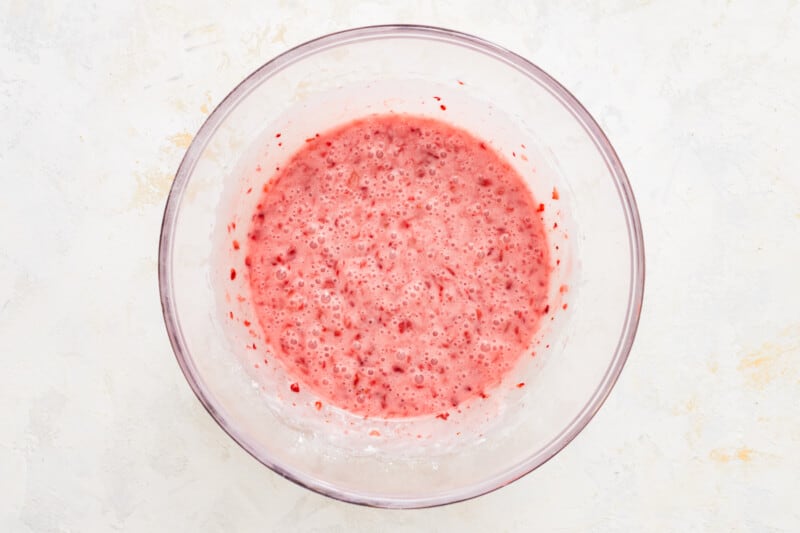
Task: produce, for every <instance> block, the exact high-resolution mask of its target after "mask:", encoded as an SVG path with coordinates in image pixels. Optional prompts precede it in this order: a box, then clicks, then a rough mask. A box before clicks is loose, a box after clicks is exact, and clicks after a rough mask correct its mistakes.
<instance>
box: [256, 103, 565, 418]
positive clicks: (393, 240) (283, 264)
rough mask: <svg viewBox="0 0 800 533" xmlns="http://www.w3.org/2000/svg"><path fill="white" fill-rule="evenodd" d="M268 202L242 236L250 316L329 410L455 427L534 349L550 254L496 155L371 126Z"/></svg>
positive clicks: (401, 118)
mask: <svg viewBox="0 0 800 533" xmlns="http://www.w3.org/2000/svg"><path fill="white" fill-rule="evenodd" d="M265 191H266V192H264V193H263V196H262V198H261V200H260V203H259V204H258V207H257V209H256V210H255V212H254V213H253V214H252V217H251V226H250V231H249V233H248V237H249V238H248V258H249V261H248V263H249V264H248V273H249V280H250V285H251V290H252V293H253V301H254V302H255V303H256V315H257V317H258V320H259V323H260V325H261V327H262V328H263V330H264V334H265V338H267V339H270V344H271V345H272V347H273V349H274V352H275V355H276V357H277V358H278V359H279V360H280V361H281V362H282V363H283V364H284V365H285V367H286V368H287V370H288V371H289V372H290V373H291V374H292V375H293V376H295V377H296V378H297V379H298V380H299V381H300V382H301V384H303V385H304V386H305V387H307V388H309V389H311V390H312V391H313V392H314V393H315V394H317V395H318V396H320V397H321V398H322V399H324V400H326V401H327V402H329V403H331V404H333V405H336V406H339V407H341V408H344V409H347V410H350V411H353V412H355V413H358V414H363V415H367V416H382V417H405V416H415V415H424V414H431V413H437V412H441V411H446V410H448V409H452V408H454V407H456V406H458V405H460V404H461V403H462V402H464V401H466V400H469V399H472V398H474V397H477V396H485V395H486V391H488V390H489V389H491V388H492V387H494V386H496V385H497V384H498V383H499V382H500V381H501V380H502V378H503V376H504V375H505V374H507V373H508V371H509V370H510V369H511V368H512V367H513V366H514V365H515V363H516V361H517V360H518V359H519V357H520V356H521V354H522V353H523V352H524V351H525V350H526V349H527V348H528V347H529V344H530V343H531V340H532V337H533V334H534V332H535V331H536V328H537V326H538V323H539V318H540V316H541V314H542V309H543V308H544V307H545V303H546V302H545V299H546V296H547V286H548V281H549V269H550V267H549V255H548V246H547V241H546V237H545V232H544V227H543V224H542V222H541V218H540V216H539V215H538V214H537V213H536V206H537V204H536V203H535V202H534V200H533V198H532V196H531V194H530V192H529V191H528V189H527V188H526V187H525V185H524V183H523V181H522V179H521V177H520V176H519V175H518V174H517V173H516V171H514V170H513V169H512V168H511V167H510V165H509V164H508V163H507V162H506V161H505V160H503V159H502V158H501V157H500V156H499V155H498V154H497V153H496V152H495V151H493V150H491V149H487V145H486V143H484V142H481V141H480V140H479V139H476V138H475V137H473V136H472V135H470V134H469V133H467V132H465V131H463V130H460V129H457V128H454V127H452V126H450V125H448V124H446V123H444V122H441V121H438V120H433V119H427V118H421V117H412V116H406V115H381V116H374V117H370V118H367V119H361V120H357V121H355V122H352V123H349V124H346V125H344V126H341V127H339V128H337V129H335V130H332V131H330V132H327V133H325V134H321V135H319V136H316V137H314V138H313V139H310V140H308V142H306V143H304V145H303V147H302V148H301V149H300V150H299V151H298V152H297V153H295V154H294V155H293V156H292V157H291V159H290V160H289V161H288V163H287V164H285V165H282V166H281V170H280V171H279V172H278V173H277V174H276V175H275V176H273V178H272V180H271V181H270V183H269V187H265Z"/></svg>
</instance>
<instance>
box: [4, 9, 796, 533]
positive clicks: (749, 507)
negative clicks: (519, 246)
mask: <svg viewBox="0 0 800 533" xmlns="http://www.w3.org/2000/svg"><path fill="white" fill-rule="evenodd" d="M435 4H436V7H430V6H429V5H428V2H403V3H397V4H396V5H395V4H392V3H389V2H363V3H360V2H354V1H337V2H318V3H317V2H314V3H311V2H308V3H307V5H306V6H305V7H303V6H301V5H298V4H296V3H294V2H250V3H244V2H242V3H237V4H236V5H233V4H232V5H224V3H221V2H197V1H191V0H185V1H169V2H161V1H159V2H97V3H89V2H84V3H74V4H70V3H67V2H59V3H53V2H31V1H27V0H26V1H20V0H12V1H8V0H4V1H0V116H1V117H2V126H0V191H2V194H0V363H1V364H2V368H1V370H2V372H0V416H1V417H2V424H0V530H2V531H107V530H125V531H181V530H184V531H294V530H297V531H347V532H354V531H383V530H387V531H392V530H396V531H419V530H433V531H522V530H525V531H531V530H542V531H585V530H591V531H633V530H636V531H664V530H676V531H706V530H717V531H731V530H733V531H797V530H798V529H800V506H798V494H800V453H798V452H800V415H799V413H800V410H799V409H800V304H799V303H798V302H800V157H799V156H798V146H797V145H798V143H800V126H799V124H800V54H798V50H800V6H798V5H797V3H796V2H782V1H774V2H755V1H751V2H700V3H698V2H690V1H681V2H667V1H656V2H647V1H615V2H596V3H592V2H555V1H553V2H530V3H527V2H526V3H522V2H520V3H518V4H515V3H512V2H503V1H494V2H481V1H474V0H473V1H469V2H466V1H465V2H435ZM528 4H530V5H528ZM387 22H417V23H428V24H435V25H442V26H449V27H453V28H455V29H460V30H463V31H467V32H471V33H475V34H478V35H481V36H483V37H485V38H488V39H490V40H494V41H496V42H498V43H500V44H502V45H505V46H506V47H508V48H511V49H512V50H515V51H517V52H519V53H522V54H523V55H526V56H527V57H529V58H531V59H532V60H533V61H534V62H536V63H538V64H539V65H540V66H542V67H543V68H544V69H545V70H547V71H548V72H550V73H551V74H552V75H554V76H555V77H556V78H557V79H558V80H560V81H561V82H562V83H564V84H565V85H566V86H567V87H568V88H569V89H571V90H572V91H573V92H574V93H575V95H576V96H577V97H578V98H579V99H580V100H581V101H582V102H583V103H584V104H585V105H586V106H587V107H588V109H589V110H590V112H591V113H593V114H594V116H595V117H596V118H597V120H598V121H599V122H600V124H601V125H602V126H603V127H604V128H605V129H606V131H607V133H608V135H609V137H610V139H611V141H612V142H613V143H614V145H615V146H616V148H617V150H618V152H619V154H620V157H621V158H622V161H623V162H624V164H625V165H626V167H627V170H628V173H629V175H630V178H631V181H632V184H633V187H634V191H635V193H636V195H637V198H638V200H639V207H640V210H641V215H642V220H643V225H644V230H645V240H646V246H647V260H648V279H647V291H646V298H645V308H644V314H643V318H642V323H641V327H640V331H639V337H638V339H637V342H636V345H635V348H634V351H633V353H632V354H631V358H630V360H629V362H628V365H627V367H626V368H625V370H624V372H623V374H622V377H621V379H620V381H619V383H618V385H617V387H616V389H615V390H614V392H613V393H612V395H611V397H610V399H609V401H608V402H607V404H606V406H605V407H604V408H603V409H602V410H601V411H600V413H599V414H598V416H597V417H596V418H595V420H594V421H593V422H592V423H591V424H590V425H589V426H588V428H587V429H586V430H585V431H584V432H583V433H582V434H581V435H580V436H579V437H578V438H577V439H576V440H575V441H574V442H573V443H572V444H571V445H570V446H568V447H567V448H566V449H565V450H564V451H563V452H562V453H561V454H560V455H558V456H557V457H556V458H555V459H553V460H552V461H551V462H549V463H548V464H546V465H545V466H544V467H542V468H541V469H539V470H538V471H537V472H535V473H534V474H532V475H529V476H528V477H526V478H524V479H522V480H521V481H519V482H517V483H514V484H513V485H511V486H509V487H506V488H504V489H502V490H500V491H497V492H495V493H493V494H491V495H488V496H485V497H482V498H479V499H477V500H474V501H471V502H468V503H463V504H458V505H453V506H449V507H445V508H439V509H433V510H424V511H412V512H387V511H380V510H373V509H366V508H359V507H354V506H350V505H346V504H343V503H339V502H335V501H332V500H328V499H325V498H323V497H321V496H317V495H315V494H312V493H309V492H307V491H305V490H303V489H300V488H298V487H296V486H295V485H293V484H291V483H289V482H288V481H285V480H283V479H282V478H280V477H278V476H277V475H275V474H273V473H271V472H270V471H268V470H267V469H265V468H263V467H261V466H260V465H259V464H257V463H256V462H255V461H254V460H253V459H251V458H250V457H249V456H247V455H246V454H245V453H244V452H243V451H242V450H240V449H239V448H238V447H237V446H236V445H235V444H233V443H232V442H231V441H230V440H229V439H228V438H227V437H226V436H225V435H224V434H223V433H222V431H221V430H219V429H218V428H217V426H216V425H215V424H214V423H213V421H212V420H211V418H210V417H209V416H208V415H207V414H206V413H205V411H203V409H202V408H201V406H200V404H199V403H198V402H197V401H196V399H195V398H194V396H193V395H192V393H191V391H190V390H189V388H188V386H187V385H186V384H185V382H184V380H183V377H182V375H181V374H180V372H179V370H178V367H177V365H176V363H175V361H174V358H173V356H172V353H171V350H170V347H169V344H168V341H167V338H166V334H165V332H164V328H163V325H162V321H161V316H160V307H159V301H158V291H157V287H156V251H157V250H156V245H157V239H158V230H159V224H160V221H161V214H162V209H163V205H164V200H165V198H166V194H167V191H168V189H169V186H170V183H171V179H172V176H173V174H174V172H175V170H176V168H177V165H178V162H179V160H180V158H181V155H182V153H183V151H184V150H185V148H186V147H187V146H188V144H189V142H190V141H191V139H192V134H193V132H195V131H196V130H197V128H198V127H199V126H200V124H201V123H202V122H203V120H204V119H205V118H206V117H207V116H208V113H209V111H210V110H211V109H212V108H213V106H214V105H216V104H217V103H218V102H219V101H220V100H221V99H222V98H223V97H224V96H225V94H226V93H227V91H228V90H230V89H231V88H232V87H233V86H234V85H235V84H236V83H238V82H239V81H240V80H241V79H242V78H243V77H244V76H246V75H247V74H248V73H250V72H251V71H252V70H254V69H255V68H256V67H258V66H259V65H261V64H262V63H263V62H264V61H266V60H268V59H269V58H271V57H272V56H274V55H275V54H277V53H279V52H281V51H283V50H285V49H286V48H287V47H289V46H292V45H295V44H299V43H300V42H302V41H305V40H307V39H310V38H312V37H315V36H317V35H320V34H323V33H326V32H330V31H334V30H338V29H344V28H346V27H350V26H358V25H364V24H371V23H387Z"/></svg>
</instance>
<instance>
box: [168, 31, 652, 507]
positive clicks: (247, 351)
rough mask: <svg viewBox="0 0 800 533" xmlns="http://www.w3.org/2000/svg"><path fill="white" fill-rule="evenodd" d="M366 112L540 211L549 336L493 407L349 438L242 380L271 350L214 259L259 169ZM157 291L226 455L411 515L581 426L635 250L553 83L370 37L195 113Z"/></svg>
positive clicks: (358, 35)
mask: <svg viewBox="0 0 800 533" xmlns="http://www.w3.org/2000/svg"><path fill="white" fill-rule="evenodd" d="M373 113H413V114H416V115H424V116H431V117H435V118H439V119H442V120H445V121H447V122H449V123H451V124H454V125H457V126H460V127H463V128H465V129H467V130H469V131H471V132H472V133H474V134H475V135H477V136H479V137H481V138H483V139H485V140H486V141H487V142H489V143H491V145H492V147H493V148H494V149H495V150H497V151H498V152H500V153H502V154H503V155H504V156H505V157H506V158H507V159H508V161H509V162H510V163H511V164H512V165H513V166H514V167H515V168H516V169H517V170H518V171H519V173H520V174H521V175H522V176H523V178H524V179H525V181H526V183H527V185H528V186H529V187H530V189H531V191H532V193H533V195H534V196H535V198H536V201H537V202H541V203H542V208H543V209H544V211H543V213H542V215H543V217H544V221H545V223H546V227H547V228H548V240H549V246H550V251H551V259H552V265H551V266H552V268H553V274H552V276H551V287H550V289H549V294H548V303H549V313H548V315H547V318H549V320H544V321H543V322H544V324H543V325H542V327H541V328H540V331H539V332H538V333H537V336H536V339H535V341H534V343H533V345H532V346H531V349H530V354H525V355H524V356H523V358H522V359H521V361H520V363H519V364H518V365H517V367H516V368H515V369H514V370H513V372H512V373H511V374H510V375H509V377H508V378H507V380H506V381H505V382H504V383H503V384H501V386H499V387H498V388H497V390H494V391H492V392H491V394H489V397H488V398H487V399H486V400H482V401H480V402H477V403H475V405H473V406H472V408H471V409H464V410H463V412H461V413H454V414H453V416H451V417H449V418H448V419H446V420H445V419H443V418H442V417H438V418H437V417H433V416H428V417H417V418H410V419H389V420H382V419H364V418H363V417H361V418H360V417H357V416H355V415H353V414H350V413H347V412H345V411H341V410H338V409H336V408H334V407H331V408H328V407H327V406H326V407H325V408H324V409H319V404H318V403H317V402H316V401H315V398H314V396H313V394H312V393H311V392H309V391H305V390H304V391H302V392H301V393H299V394H293V393H292V392H290V391H289V387H288V380H289V379H290V378H289V377H288V376H287V375H286V374H285V372H284V369H282V367H281V366H280V365H278V364H272V365H267V364H262V365H259V362H260V361H261V360H262V359H263V358H265V354H268V353H269V350H270V348H269V346H268V345H265V344H264V343H261V346H257V344H258V342H257V341H256V340H254V339H257V340H258V341H260V338H259V332H258V331H256V330H254V328H253V326H252V325H251V324H252V323H256V322H255V321H251V320H249V318H252V316H253V311H252V309H251V308H250V306H251V304H250V302H249V293H248V287H247V281H246V275H239V276H238V278H236V279H235V280H232V279H231V278H232V277H233V276H231V275H230V272H231V269H235V268H239V269H240V270H239V272H246V269H245V268H244V265H242V264H241V263H242V257H241V254H238V255H237V254H236V253H235V250H234V249H233V248H234V247H233V246H231V243H232V242H233V240H236V239H241V240H245V239H246V232H247V227H248V221H249V218H250V213H252V210H253V208H254V205H255V202H256V201H257V198H258V194H250V193H251V192H252V191H253V189H255V190H256V191H260V187H262V186H263V183H265V182H266V181H267V180H268V179H269V170H270V169H272V168H273V167H274V166H279V165H280V164H281V162H282V161H283V160H285V158H287V157H288V156H289V155H290V154H291V153H292V152H293V151H294V150H296V149H297V148H298V147H299V146H301V145H302V143H303V142H304V139H305V138H306V137H309V136H313V135H314V134H315V133H316V132H320V131H324V130H327V129H330V128H331V127H333V126H336V125H338V124H341V123H343V122H346V121H348V120H350V119H353V118H356V117H361V116H365V115H369V114H373ZM278 134H280V136H279V135H278ZM159 285H160V290H161V302H162V308H163V313H164V320H165V322H166V327H167V332H168V335H169V339H170V341H171V343H172V347H173V349H174V351H175V355H176V357H177V359H178V363H179V364H180V367H181V370H182V371H183V373H184V375H185V376H186V379H187V381H188V382H189V385H190V386H191V388H192V390H193V391H194V392H195V394H196V395H197V397H198V399H199V400H200V402H201V403H202V404H203V406H204V407H205V408H206V410H207V411H208V412H209V414H211V416H212V417H213V418H214V419H215V420H216V421H217V423H218V424H219V425H220V426H221V427H222V429H223V430H224V431H225V432H227V433H228V435H230V437H231V438H233V439H234V440H235V441H236V442H237V443H238V444H239V445H240V446H242V448H244V449H245V450H246V451H247V452H248V453H250V454H251V455H252V456H253V457H255V458H256V459H257V460H258V461H260V462H261V463H263V464H264V465H266V466H268V467H269V468H271V469H272V470H273V471H275V472H277V473H278V474H280V475H282V476H284V477H286V478H288V479H290V480H292V481H294V482H295V483H298V484H300V485H302V486H304V487H307V488H309V489H311V490H314V491H316V492H318V493H321V494H324V495H327V496H331V497H334V498H337V499H340V500H344V501H348V502H353V503H358V504H364V505H371V506H378V507H393V508H416V507H428V506H434V505H441V504H446V503H451V502H455V501H459V500H464V499H467V498H472V497H475V496H478V495H481V494H484V493H487V492H489V491H492V490H495V489H497V488H499V487H502V486H504V485H506V484H508V483H510V482H512V481H514V480H515V479H518V478H519V477H521V476H523V475H525V474H527V473H529V472H531V471H532V470H534V469H536V468H537V467H538V466H540V465H542V464H543V463H544V462H545V461H547V460H548V459H550V458H551V457H553V456H554V455H555V454H556V453H558V451H559V450H561V449H562V448H563V447H564V446H566V445H567V443H569V442H570V441H571V440H572V439H573V438H574V437H575V436H576V435H577V434H578V432H580V431H581V430H582V429H583V428H584V427H585V426H586V424H587V423H588V422H589V420H590V419H591V418H592V416H593V415H594V414H595V413H596V412H597V410H598V409H599V408H600V406H601V405H602V404H603V402H604V400H605V399H606V397H607V396H608V394H609V392H610V391H611V388H612V387H613V385H614V383H615V381H616V380H617V377H618V376H619V374H620V371H621V370H622V367H623V365H624V363H625V360H626V358H627V356H628V353H629V351H630V349H631V345H632V343H633V339H634V335H635V332H636V327H637V323H638V319H639V313H640V309H641V303H642V294H643V286H644V249H643V242H642V233H641V228H640V223H639V218H638V213H637V209H636V204H635V201H634V197H633V194H632V192H631V189H630V185H629V183H628V180H627V178H626V176H625V172H624V170H623V168H622V164H621V163H620V161H619V159H618V158H617V155H616V154H615V152H614V149H613V148H612V146H611V144H610V143H609V141H608V139H606V137H605V135H604V134H603V132H602V131H601V129H600V127H599V126H598V125H597V123H596V122H595V121H594V120H593V119H592V117H591V116H590V115H589V113H588V112H587V111H586V110H585V109H584V108H583V106H581V104H580V103H579V102H578V101H577V100H576V99H575V97H573V96H572V95H571V94H570V93H569V92H568V91H567V90H566V89H565V88H564V87H562V86H561V85H560V84H559V83H558V82H557V81H555V80H554V79H553V78H551V77H550V76H548V75H547V74H546V73H545V72H543V71H542V70H541V69H539V68H538V67H537V66H535V65H534V64H532V63H531V62H529V61H527V60H526V59H524V58H522V57H520V56H518V55H516V54H514V53H512V52H510V51H508V50H505V49H503V48H501V47H499V46H496V45H494V44H491V43H489V42H486V41H484V40H482V39H479V38H477V37H473V36H470V35H465V34H462V33H458V32H454V31H451V30H445V29H440V28H432V27H423V26H374V27H366V28H358V29H353V30H347V31H343V32H339V33H335V34H331V35H327V36H325V37H321V38H319V39H315V40H313V41H310V42H308V43H305V44H303V45H301V46H298V47H296V48H294V49H292V50H290V51H288V52H286V53H284V54H281V55H280V56H278V57H276V58H275V59H273V60H272V61H270V62H268V63H267V64H265V65H264V66H262V67H261V68H259V69H258V70H257V71H255V72H254V73H253V74H251V75H250V76H248V77H247V78H246V79H245V80H244V81H243V82H241V83H240V84H239V85H238V86H237V87H236V88H235V89H234V90H233V91H231V93H230V94H229V95H228V96H227V97H226V98H225V99H224V100H223V101H222V103H221V104H220V105H219V106H218V107H217V108H216V109H215V110H214V112H213V113H211V115H210V116H209V117H208V120H207V121H206V122H205V124H203V126H202V127H201V128H200V130H199V131H198V133H197V135H196V136H195V138H194V141H193V142H192V144H191V146H190V147H189V149H188V150H187V152H186V155H185V157H184V159H183V161H182V162H181V165H180V168H179V169H178V172H177V175H176V177H175V181H174V183H173V185H172V190H171V191H170V194H169V198H168V200H167V205H166V210H165V213H164V221H163V226H162V230H161V241H160V248H159ZM529 355H530V356H529ZM267 367H268V368H269V369H270V370H269V371H266V370H265V368H267ZM521 384H524V386H523V385H521Z"/></svg>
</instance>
